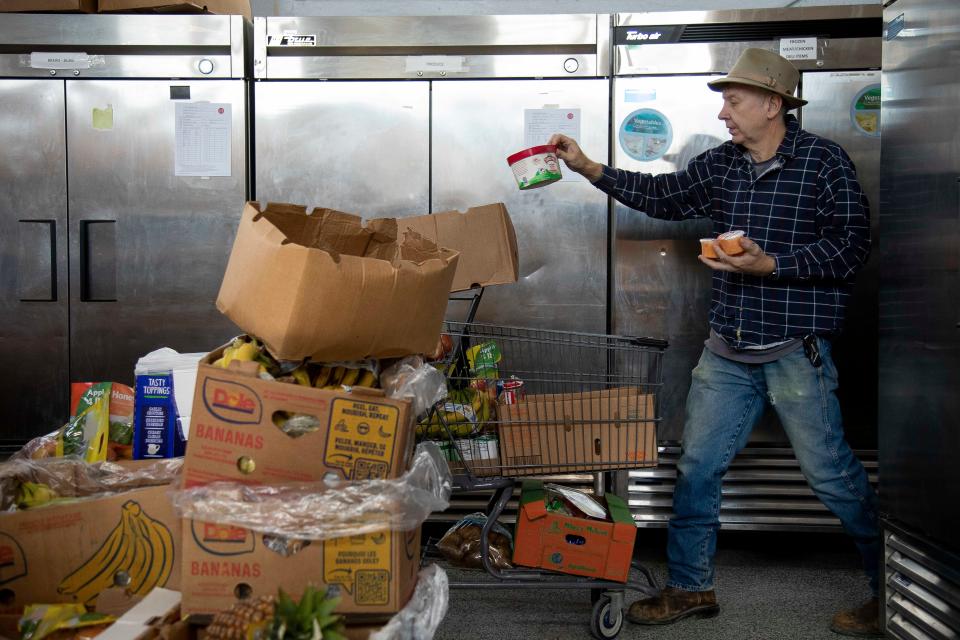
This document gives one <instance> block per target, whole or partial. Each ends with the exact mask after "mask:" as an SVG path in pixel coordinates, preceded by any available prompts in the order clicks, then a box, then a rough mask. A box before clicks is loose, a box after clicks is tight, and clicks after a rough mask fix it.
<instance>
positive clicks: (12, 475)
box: [0, 458, 183, 510]
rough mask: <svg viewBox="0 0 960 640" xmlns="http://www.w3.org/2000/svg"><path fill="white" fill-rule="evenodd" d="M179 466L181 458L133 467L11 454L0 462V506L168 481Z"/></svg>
mask: <svg viewBox="0 0 960 640" xmlns="http://www.w3.org/2000/svg"><path fill="white" fill-rule="evenodd" d="M182 467H183V458H169V459H165V460H157V461H156V462H153V463H150V464H145V465H141V466H137V467H136V468H129V467H126V466H122V465H120V464H117V463H115V462H98V463H95V464H89V463H87V462H84V461H83V460H80V459H77V458H43V459H39V460H31V459H29V458H11V459H10V460H7V461H6V462H2V463H0V509H3V510H9V509H11V508H14V507H17V506H19V507H20V508H33V507H38V506H41V505H43V504H47V503H50V502H54V501H56V500H62V499H65V498H71V499H73V498H86V497H94V496H101V495H104V494H108V493H117V492H120V491H129V490H130V489H137V488H140V487H149V486H156V485H165V484H171V483H172V482H174V481H175V480H177V479H178V477H179V474H180V470H181V468H182ZM28 490H29V494H28V493H27V491H28Z"/></svg>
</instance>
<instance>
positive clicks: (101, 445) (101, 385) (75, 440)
mask: <svg viewBox="0 0 960 640" xmlns="http://www.w3.org/2000/svg"><path fill="white" fill-rule="evenodd" d="M110 386H111V385H110V383H109V382H98V383H97V384H95V385H93V386H92V387H91V389H90V392H89V393H86V394H84V396H83V397H82V398H81V400H80V401H79V403H78V404H77V407H76V415H74V416H73V417H71V418H70V420H69V422H67V424H65V425H63V427H62V428H61V429H60V432H59V433H58V434H57V451H56V455H57V456H58V457H62V456H82V457H83V459H84V460H86V461H87V462H102V461H103V460H106V459H107V449H108V447H109V444H110Z"/></svg>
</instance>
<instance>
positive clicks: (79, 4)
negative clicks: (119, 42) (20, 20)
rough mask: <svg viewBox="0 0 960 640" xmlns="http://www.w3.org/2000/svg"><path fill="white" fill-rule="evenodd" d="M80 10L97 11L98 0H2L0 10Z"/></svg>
mask: <svg viewBox="0 0 960 640" xmlns="http://www.w3.org/2000/svg"><path fill="white" fill-rule="evenodd" d="M40 11H78V12H81V13H96V12H97V0H0V12H2V13H13V12H24V13H27V12H40Z"/></svg>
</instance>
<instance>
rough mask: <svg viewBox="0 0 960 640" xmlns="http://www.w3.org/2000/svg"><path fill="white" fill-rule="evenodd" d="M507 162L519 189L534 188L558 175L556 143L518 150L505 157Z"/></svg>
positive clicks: (554, 178) (551, 180)
mask: <svg viewBox="0 0 960 640" xmlns="http://www.w3.org/2000/svg"><path fill="white" fill-rule="evenodd" d="M507 164H509V165H510V168H511V169H512V170H513V177H514V178H516V179H517V186H518V187H520V188H521V189H536V188H537V187H543V186H546V185H548V184H551V183H553V182H556V181H557V180H559V179H560V178H562V177H563V176H562V175H560V161H559V160H558V159H557V145H555V144H544V145H540V146H538V147H530V148H529V149H524V150H523V151H518V152H516V153H515V154H513V155H512V156H509V157H508V158H507Z"/></svg>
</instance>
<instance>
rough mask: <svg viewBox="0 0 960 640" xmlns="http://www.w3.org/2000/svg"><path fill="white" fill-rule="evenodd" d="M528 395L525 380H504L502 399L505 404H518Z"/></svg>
mask: <svg viewBox="0 0 960 640" xmlns="http://www.w3.org/2000/svg"><path fill="white" fill-rule="evenodd" d="M526 397H527V392H526V391H525V390H524V388H523V380H517V379H516V378H510V379H509V380H504V381H503V391H502V392H501V394H500V401H501V402H502V403H503V404H517V403H518V402H522V401H523V400H524V399H526Z"/></svg>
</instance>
